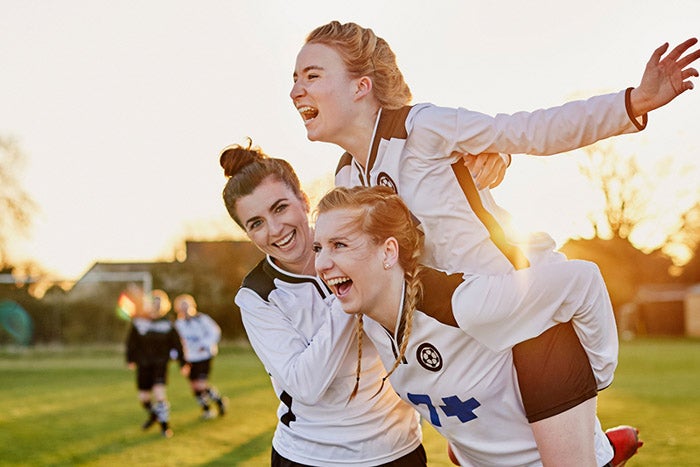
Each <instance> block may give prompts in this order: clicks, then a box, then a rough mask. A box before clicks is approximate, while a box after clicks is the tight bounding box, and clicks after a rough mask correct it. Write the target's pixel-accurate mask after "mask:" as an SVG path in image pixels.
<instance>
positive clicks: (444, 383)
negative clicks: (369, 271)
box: [334, 261, 613, 466]
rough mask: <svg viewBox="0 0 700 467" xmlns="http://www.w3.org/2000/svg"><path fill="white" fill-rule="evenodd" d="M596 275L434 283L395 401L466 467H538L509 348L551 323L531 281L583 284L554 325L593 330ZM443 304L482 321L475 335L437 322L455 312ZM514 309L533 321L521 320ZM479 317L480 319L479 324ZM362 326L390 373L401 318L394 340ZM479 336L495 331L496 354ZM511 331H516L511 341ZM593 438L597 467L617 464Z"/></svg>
mask: <svg viewBox="0 0 700 467" xmlns="http://www.w3.org/2000/svg"><path fill="white" fill-rule="evenodd" d="M581 269H583V271H581ZM574 270H578V271H574ZM581 272H582V273H581ZM578 273H581V274H578ZM426 274H437V275H440V274H441V273H439V272H436V271H433V272H431V271H425V272H424V273H423V275H424V276H425V275H426ZM443 275H444V274H443ZM596 275H597V269H596V268H595V265H593V264H592V263H587V262H583V261H569V262H560V263H551V264H545V265H539V266H533V267H532V268H529V269H524V270H521V271H517V272H514V273H511V274H506V275H503V276H471V277H469V276H468V277H467V278H466V280H465V281H462V282H454V281H452V280H444V278H443V279H442V280H440V279H439V278H435V277H434V278H433V279H432V280H431V281H430V284H431V286H430V287H425V288H424V297H423V303H422V304H421V308H422V309H425V310H429V311H415V313H414V317H413V325H412V328H411V329H412V331H411V333H410V335H409V337H408V346H407V349H406V352H405V354H404V358H403V360H402V363H401V364H400V365H399V366H398V367H397V368H396V370H395V371H394V372H393V373H392V374H391V376H390V381H391V384H392V386H393V387H394V389H395V390H396V392H397V393H398V394H399V396H400V397H401V398H402V399H404V400H405V401H407V402H409V403H411V404H413V405H414V407H415V408H416V409H417V410H418V411H419V412H420V413H421V415H422V416H423V418H424V419H426V420H428V421H430V423H431V424H432V425H433V426H434V427H435V428H436V429H437V430H438V431H439V432H440V433H441V434H442V435H443V436H444V437H445V438H446V439H447V440H448V441H449V442H450V444H451V445H452V447H453V451H454V452H455V455H456V456H457V458H458V459H459V460H460V463H461V465H462V466H516V465H517V466H537V465H541V460H540V456H539V452H538V450H537V445H536V443H535V439H534V437H533V434H532V430H531V428H530V425H529V423H528V421H527V419H526V417H525V412H524V409H523V406H522V401H521V398H520V392H519V389H518V382H517V376H516V373H515V369H514V367H513V359H512V353H511V352H510V346H512V345H513V344H515V343H517V342H518V341H519V339H520V338H521V337H528V336H529V335H537V333H538V332H539V331H538V327H539V326H546V324H547V322H549V321H551V316H550V315H552V314H553V311H552V310H547V309H546V306H550V305H546V306H543V307H538V306H537V305H538V304H541V303H540V301H541V300H542V299H540V298H539V293H538V292H537V291H536V289H535V288H530V287H527V286H528V285H530V284H531V283H532V282H533V281H538V280H543V281H544V280H546V279H552V280H553V281H554V282H553V283H552V285H553V287H554V288H556V287H558V286H560V285H562V284H568V283H569V282H570V279H571V277H572V276H573V277H576V278H578V277H583V278H582V279H578V282H576V283H575V284H574V285H572V286H571V287H572V289H584V290H582V291H580V292H578V293H577V294H576V295H575V296H573V297H572V299H571V300H569V298H565V299H564V298H563V299H562V300H563V301H561V302H559V303H556V304H554V305H551V306H552V307H553V308H554V309H556V312H555V314H556V313H560V315H559V316H557V317H556V318H555V319H563V320H568V319H571V317H572V316H573V315H574V314H579V315H581V316H582V319H583V320H584V321H588V320H591V319H596V317H597V316H598V315H600V314H601V313H606V312H607V310H605V309H604V308H605V307H601V306H599V305H598V298H599V297H598V294H599V293H600V290H601V288H602V290H603V291H605V285H604V284H603V283H602V281H601V282H598V279H597V277H596ZM494 278H495V279H494ZM502 281H510V282H509V283H507V284H504V283H503V282H502ZM514 283H520V284H522V285H524V286H526V287H523V288H520V289H517V288H509V287H506V290H510V291H511V293H510V296H509V297H508V298H504V299H501V300H500V301H498V300H497V301H493V300H492V298H493V297H494V296H495V295H498V294H499V293H500V291H502V290H503V288H504V287H503V286H504V285H508V286H512V285H514ZM450 284H451V285H450ZM445 295H447V296H452V303H451V306H452V308H453V309H455V310H457V309H460V310H466V311H467V312H471V311H476V312H477V314H476V317H475V315H470V322H469V323H468V326H469V327H467V328H462V327H454V326H450V325H447V324H443V323H441V322H440V321H439V320H438V319H439V316H441V315H445V314H451V312H452V310H449V309H447V310H440V309H437V308H436V307H447V308H449V307H450V304H449V302H448V303H447V304H445V301H444V296H445ZM545 302H547V303H548V302H549V301H547V300H545ZM531 303H532V304H531ZM518 304H520V305H522V306H525V307H531V308H532V310H530V311H535V312H533V313H529V312H528V311H526V312H523V311H524V310H521V309H518ZM334 306H337V307H340V304H339V303H338V304H336V305H334ZM401 306H403V304H402V305H401ZM538 310H539V311H538ZM479 311H483V313H482V314H478V312H479ZM528 313H529V314H528ZM467 314H469V313H467ZM525 315H527V316H525ZM364 322H365V326H364V329H365V333H366V335H367V336H368V337H369V339H370V340H371V341H372V342H373V343H374V345H375V347H376V348H377V350H378V351H379V355H380V357H381V359H382V361H383V363H384V366H385V367H386V368H391V367H392V366H393V365H394V361H395V360H396V358H397V355H398V349H399V348H400V344H401V339H402V336H403V327H404V326H405V323H404V321H402V320H401V314H399V317H398V319H397V323H396V327H395V328H394V329H393V330H392V332H389V331H387V330H386V329H385V328H384V327H383V326H381V325H380V324H379V323H377V322H376V321H373V320H372V319H371V318H369V317H367V316H365V320H364ZM460 325H461V323H460ZM483 327H492V330H491V334H492V336H493V337H494V343H495V345H494V347H493V348H489V347H487V346H486V345H484V344H482V343H481V342H480V341H479V340H477V339H474V338H473V336H472V333H474V332H477V333H478V332H482V331H483ZM514 328H515V329H518V331H516V332H514V331H513V330H514ZM594 436H595V449H596V457H597V459H598V465H601V466H602V465H605V464H606V463H608V462H609V461H610V459H612V456H613V452H612V448H611V447H610V443H609V442H608V439H607V437H606V435H605V433H604V432H603V431H602V429H601V427H600V423H599V422H598V421H597V420H596V430H595V435H594Z"/></svg>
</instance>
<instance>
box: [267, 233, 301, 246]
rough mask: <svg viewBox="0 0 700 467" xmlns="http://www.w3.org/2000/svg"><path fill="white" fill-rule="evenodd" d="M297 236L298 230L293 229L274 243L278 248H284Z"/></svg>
mask: <svg viewBox="0 0 700 467" xmlns="http://www.w3.org/2000/svg"><path fill="white" fill-rule="evenodd" d="M296 236H297V231H296V230H292V231H291V232H290V233H289V234H288V235H287V236H286V237H284V238H282V239H281V240H280V241H278V242H274V243H273V245H274V246H276V247H277V248H281V249H284V248H286V247H287V246H289V244H290V243H292V241H293V240H294V239H295V238H296Z"/></svg>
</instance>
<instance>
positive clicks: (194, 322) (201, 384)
mask: <svg viewBox="0 0 700 467" xmlns="http://www.w3.org/2000/svg"><path fill="white" fill-rule="evenodd" d="M173 306H174V308H175V312H176V313H177V320H176V321H175V328H176V329H177V332H178V334H180V339H181V340H182V347H183V350H184V353H185V362H187V363H185V365H184V366H183V367H182V371H181V373H182V374H183V375H184V376H187V377H188V378H189V380H190V387H191V388H192V392H193V393H194V397H195V399H197V403H198V404H199V405H200V406H201V407H202V411H203V412H202V418H204V419H209V418H212V417H214V413H213V412H212V411H211V409H210V406H211V403H212V402H214V403H216V406H217V408H218V410H219V415H220V416H221V415H224V414H225V413H226V404H225V399H224V398H223V397H221V395H220V394H219V393H218V392H217V390H216V389H215V388H213V387H212V386H210V385H209V373H210V372H211V364H212V360H213V358H214V357H215V356H216V354H217V353H218V352H219V347H218V344H219V341H220V340H221V328H220V327H219V325H218V324H217V323H216V321H214V320H213V319H212V318H211V317H210V316H209V315H206V314H204V313H200V312H199V311H198V310H197V302H195V300H194V297H192V295H189V294H182V295H178V296H177V297H175V300H174V301H173Z"/></svg>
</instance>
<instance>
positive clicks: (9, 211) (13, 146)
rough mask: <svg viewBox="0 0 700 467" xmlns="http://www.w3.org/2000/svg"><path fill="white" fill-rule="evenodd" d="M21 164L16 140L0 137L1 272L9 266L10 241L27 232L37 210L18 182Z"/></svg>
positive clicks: (22, 159)
mask: <svg viewBox="0 0 700 467" xmlns="http://www.w3.org/2000/svg"><path fill="white" fill-rule="evenodd" d="M23 163H24V156H23V154H22V152H21V151H20V149H19V146H18V145H17V143H16V141H15V140H13V139H11V138H4V137H2V136H0V213H2V215H0V269H2V268H3V267H7V266H9V263H10V261H12V258H10V257H9V256H8V252H9V251H10V246H11V244H12V242H13V239H14V238H17V236H18V235H22V234H26V233H27V232H28V231H29V228H30V227H31V222H32V214H34V212H35V211H36V209H37V207H36V204H35V202H34V201H33V200H32V198H31V197H30V196H29V194H28V193H27V192H26V191H25V190H24V189H23V188H22V186H21V184H20V181H19V177H18V171H19V170H20V169H21V167H22V164H23Z"/></svg>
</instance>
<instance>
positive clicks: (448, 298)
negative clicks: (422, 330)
mask: <svg viewBox="0 0 700 467" xmlns="http://www.w3.org/2000/svg"><path fill="white" fill-rule="evenodd" d="M418 278H419V279H420V281H421V284H422V285H423V294H422V297H421V299H420V301H419V302H418V309H419V310H420V311H422V312H423V313H425V314H426V315H428V316H431V317H433V318H435V319H436V320H438V321H440V322H441V323H442V324H446V325H448V326H453V327H459V326H458V325H457V321H456V320H455V316H454V314H453V313H452V295H453V294H454V291H455V289H456V288H457V287H458V286H459V284H461V283H462V281H463V279H462V275H461V274H447V273H445V272H442V271H438V270H436V269H432V268H427V267H425V268H422V269H421V271H420V272H419V273H418Z"/></svg>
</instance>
